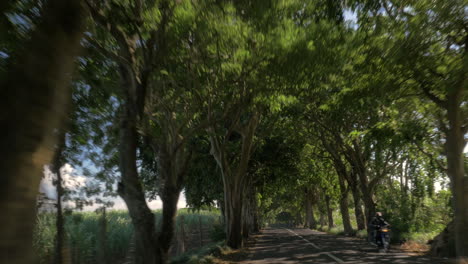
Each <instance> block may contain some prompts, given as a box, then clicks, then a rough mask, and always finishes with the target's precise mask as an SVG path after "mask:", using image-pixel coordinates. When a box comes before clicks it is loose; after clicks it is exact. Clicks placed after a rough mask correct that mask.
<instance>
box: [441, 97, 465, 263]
mask: <svg viewBox="0 0 468 264" xmlns="http://www.w3.org/2000/svg"><path fill="white" fill-rule="evenodd" d="M461 89H463V88H461ZM447 99H448V102H449V103H448V104H447V117H448V121H449V128H448V131H447V138H446V150H447V172H448V175H449V177H450V180H451V189H452V194H453V205H454V209H455V214H454V216H455V217H454V223H455V250H456V254H457V258H458V259H459V261H460V262H462V261H463V260H467V259H468V239H466V237H465V236H466V234H468V176H467V175H465V171H464V154H463V149H464V147H465V145H466V142H465V139H464V136H465V135H464V134H465V133H464V129H465V128H463V119H462V113H461V108H460V102H461V100H462V91H461V90H458V91H457V90H455V91H454V92H453V93H450V94H449V96H448V98H447Z"/></svg>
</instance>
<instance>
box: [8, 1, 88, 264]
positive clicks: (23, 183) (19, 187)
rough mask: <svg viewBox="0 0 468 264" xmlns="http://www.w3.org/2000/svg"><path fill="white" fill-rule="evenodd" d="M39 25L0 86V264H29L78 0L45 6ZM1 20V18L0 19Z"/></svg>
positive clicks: (79, 11)
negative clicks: (39, 194) (37, 211)
mask: <svg viewBox="0 0 468 264" xmlns="http://www.w3.org/2000/svg"><path fill="white" fill-rule="evenodd" d="M44 8H45V9H44V10H45V11H44V15H43V17H42V21H41V22H40V23H39V24H38V25H37V27H36V28H35V29H34V32H33V33H32V36H31V38H30V40H29V42H28V43H27V45H26V46H25V49H24V52H23V53H22V54H21V55H20V57H19V58H18V60H16V61H15V64H14V65H12V66H11V68H10V70H9V72H8V73H7V74H6V76H7V77H6V79H5V81H2V83H1V84H0V87H1V90H2V97H1V99H0V110H1V111H0V131H2V132H3V135H2V137H0V156H1V157H2V159H1V160H0V170H1V171H2V175H1V177H0V210H1V212H3V216H2V217H1V218H0V234H2V235H1V238H0V263H16V264H23V263H33V262H34V256H33V255H34V254H33V247H32V236H33V226H34V220H35V212H36V210H35V206H36V196H37V192H38V189H39V182H40V179H41V175H42V170H43V166H44V165H45V164H49V163H50V162H51V160H52V156H53V146H54V143H55V140H56V135H54V129H60V126H61V125H62V122H61V121H62V118H63V117H64V115H65V112H66V111H65V109H66V107H65V105H66V104H67V99H68V98H69V94H70V91H69V89H68V88H67V87H68V83H69V81H70V80H69V77H70V74H71V73H72V71H73V66H74V58H75V56H77V55H78V51H79V49H80V39H81V34H82V29H83V27H82V26H83V22H84V18H85V17H84V10H83V7H82V6H81V4H80V1H78V0H70V1H60V0H51V1H47V3H46V5H45V7H44ZM2 15H3V13H2Z"/></svg>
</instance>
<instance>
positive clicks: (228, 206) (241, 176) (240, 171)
mask: <svg viewBox="0 0 468 264" xmlns="http://www.w3.org/2000/svg"><path fill="white" fill-rule="evenodd" d="M259 121H260V114H259V113H258V112H254V113H253V114H252V116H251V117H250V120H249V121H248V123H247V124H246V125H245V126H242V127H240V125H239V127H237V128H236V130H237V131H238V132H239V133H240V134H241V136H242V142H241V149H240V153H239V156H240V157H239V161H238V162H237V163H235V164H232V163H231V162H230V161H228V155H229V154H230V153H227V150H226V145H227V144H228V139H229V135H230V134H231V132H232V131H228V132H227V133H226V134H225V135H224V136H223V137H222V139H220V138H219V137H218V136H217V135H216V130H215V128H214V127H213V126H212V127H210V128H208V129H207V131H208V133H209V134H210V143H211V151H210V152H211V154H212V156H213V157H214V158H215V160H216V163H217V164H218V167H219V168H220V170H221V175H222V178H223V187H224V204H225V208H224V210H225V214H224V216H225V221H226V236H227V240H226V244H227V245H228V246H229V247H231V248H236V249H237V248H240V247H242V242H243V239H242V232H243V230H242V217H243V215H242V213H243V212H242V204H243V203H242V202H243V193H242V191H243V190H244V189H245V186H246V183H247V182H248V181H247V176H248V175H247V168H248V164H249V161H250V156H251V154H252V147H253V140H254V135H255V131H256V129H257V125H258V123H259Z"/></svg>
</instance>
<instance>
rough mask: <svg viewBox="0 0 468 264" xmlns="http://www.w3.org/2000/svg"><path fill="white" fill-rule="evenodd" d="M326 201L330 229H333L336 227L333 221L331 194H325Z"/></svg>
mask: <svg viewBox="0 0 468 264" xmlns="http://www.w3.org/2000/svg"><path fill="white" fill-rule="evenodd" d="M325 203H326V205H327V216H328V229H331V228H333V227H335V223H334V222H333V210H332V208H331V206H330V196H328V195H326V196H325Z"/></svg>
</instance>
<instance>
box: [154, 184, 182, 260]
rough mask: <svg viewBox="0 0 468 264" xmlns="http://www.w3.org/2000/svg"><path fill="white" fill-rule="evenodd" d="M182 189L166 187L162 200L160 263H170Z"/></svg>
mask: <svg viewBox="0 0 468 264" xmlns="http://www.w3.org/2000/svg"><path fill="white" fill-rule="evenodd" d="M179 196H180V189H179V188H176V187H174V186H167V187H166V186H165V187H164V191H163V194H162V196H161V200H162V202H163V211H162V224H161V231H160V233H159V237H158V239H159V246H160V248H159V255H160V256H159V258H160V260H159V261H158V263H168V262H169V250H170V246H171V243H172V239H173V238H174V233H175V220H176V215H177V203H178V201H179Z"/></svg>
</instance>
